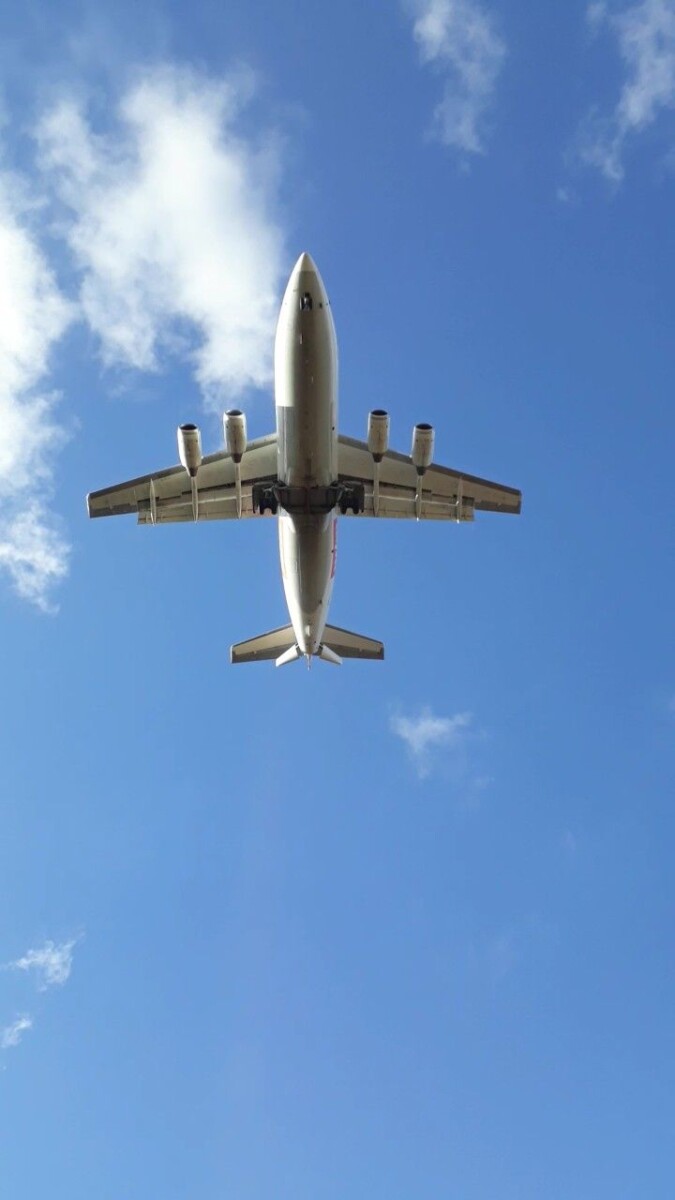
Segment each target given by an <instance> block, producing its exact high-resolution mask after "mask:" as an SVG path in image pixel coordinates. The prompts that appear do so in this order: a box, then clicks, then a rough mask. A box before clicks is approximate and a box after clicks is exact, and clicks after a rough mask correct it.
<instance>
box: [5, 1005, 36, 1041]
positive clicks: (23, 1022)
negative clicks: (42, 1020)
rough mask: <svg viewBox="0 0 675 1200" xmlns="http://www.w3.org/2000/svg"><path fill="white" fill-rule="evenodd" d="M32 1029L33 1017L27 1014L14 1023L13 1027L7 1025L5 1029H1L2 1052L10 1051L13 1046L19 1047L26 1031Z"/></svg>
mask: <svg viewBox="0 0 675 1200" xmlns="http://www.w3.org/2000/svg"><path fill="white" fill-rule="evenodd" d="M32 1028H33V1020H32V1017H29V1016H27V1015H26V1014H25V1013H24V1014H23V1015H22V1016H20V1017H17V1018H16V1020H15V1021H12V1023H11V1025H5V1027H4V1028H3V1029H0V1050H9V1049H10V1048H11V1047H12V1046H18V1044H19V1042H20V1041H21V1038H22V1037H23V1035H24V1033H25V1032H26V1030H27V1029H32Z"/></svg>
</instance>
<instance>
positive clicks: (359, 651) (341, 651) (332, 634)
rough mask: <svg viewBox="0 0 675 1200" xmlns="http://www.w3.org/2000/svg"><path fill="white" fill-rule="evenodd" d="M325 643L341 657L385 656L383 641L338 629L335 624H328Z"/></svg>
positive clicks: (324, 634) (378, 657)
mask: <svg viewBox="0 0 675 1200" xmlns="http://www.w3.org/2000/svg"><path fill="white" fill-rule="evenodd" d="M323 644H324V646H327V647H328V649H329V650H332V651H333V653H334V654H338V655H339V656H340V658H376V659H383V658H384V645H383V643H382V642H377V641H376V640H375V638H369V637H363V635H362V634H360V633H350V632H349V630H348V629H338V628H337V627H336V626H335V625H326V628H325V629H324V632H323Z"/></svg>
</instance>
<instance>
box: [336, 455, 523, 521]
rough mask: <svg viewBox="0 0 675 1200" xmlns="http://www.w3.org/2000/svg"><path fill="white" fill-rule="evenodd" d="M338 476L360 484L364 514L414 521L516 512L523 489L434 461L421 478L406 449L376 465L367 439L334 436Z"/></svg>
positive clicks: (453, 519)
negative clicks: (414, 519) (419, 484)
mask: <svg viewBox="0 0 675 1200" xmlns="http://www.w3.org/2000/svg"><path fill="white" fill-rule="evenodd" d="M338 475H339V479H340V482H341V483H344V484H360V485H363V488H364V505H365V506H364V509H363V512H362V513H361V514H360V515H362V516H366V517H373V516H376V515H377V516H380V517H408V518H415V517H416V518H417V519H418V520H420V519H421V520H441V521H442V520H446V521H472V520H473V517H474V512H476V511H480V512H499V513H519V512H520V505H521V500H522V497H521V493H520V492H519V491H518V490H517V488H510V487H506V486H505V485H504V484H502V483H492V482H491V481H490V480H489V479H480V478H479V477H478V476H477V475H466V474H465V473H464V472H463V471H453V470H452V469H451V468H450V467H441V466H438V464H436V463H432V464H431V466H430V467H428V468H427V470H426V471H425V472H424V475H423V476H422V479H421V493H420V496H419V501H418V491H417V489H418V476H417V471H416V469H415V465H414V463H413V461H412V459H411V458H409V457H408V455H407V454H399V453H397V452H396V451H395V450H387V452H386V453H385V454H384V455H383V457H382V461H381V462H380V463H379V467H378V469H377V486H376V464H375V462H374V459H373V456H372V454H371V453H370V450H369V449H368V445H367V443H366V442H360V441H358V440H357V439H356V438H349V437H343V436H342V435H341V436H340V438H339V439H338Z"/></svg>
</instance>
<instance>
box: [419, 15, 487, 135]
mask: <svg viewBox="0 0 675 1200" xmlns="http://www.w3.org/2000/svg"><path fill="white" fill-rule="evenodd" d="M408 7H409V9H410V10H411V11H412V13H413V16H414V17H415V22H414V26H413V36H414V38H415V41H416V42H417V44H418V46H419V50H420V57H421V60H422V62H423V63H424V64H425V65H432V66H435V67H437V68H438V70H439V71H440V72H441V73H442V74H443V76H444V79H445V82H444V88H443V97H442V99H441V101H440V103H439V104H438V105H437V106H436V109H435V111H434V119H433V134H434V136H435V137H437V138H438V140H439V141H441V142H442V143H443V144H444V145H446V146H454V147H455V148H456V149H458V150H461V151H463V152H464V153H466V154H483V153H484V152H485V141H484V133H483V126H484V123H485V114H486V111H487V110H488V109H489V107H490V104H491V103H492V99H493V94H494V90H495V85H496V82H497V78H498V76H499V73H500V71H501V69H502V66H503V63H504V58H505V57H506V43H505V42H504V41H503V39H502V38H501V37H500V35H499V34H498V32H497V29H496V26H495V22H494V19H493V17H492V16H491V14H490V13H489V11H488V10H487V9H486V8H484V7H483V6H482V5H481V4H478V3H476V0H409V4H408Z"/></svg>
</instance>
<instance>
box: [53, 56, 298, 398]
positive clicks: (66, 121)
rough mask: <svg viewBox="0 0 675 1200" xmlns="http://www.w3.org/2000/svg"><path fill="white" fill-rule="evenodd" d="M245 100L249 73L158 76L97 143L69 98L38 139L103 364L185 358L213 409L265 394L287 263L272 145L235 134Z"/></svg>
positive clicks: (141, 84)
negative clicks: (276, 207)
mask: <svg viewBox="0 0 675 1200" xmlns="http://www.w3.org/2000/svg"><path fill="white" fill-rule="evenodd" d="M251 91H252V81H251V78H250V76H246V75H244V74H239V75H236V76H232V77H230V78H229V79H212V78H209V77H206V76H204V75H201V74H198V73H197V72H195V71H190V70H187V69H178V68H176V67H173V66H164V67H162V68H159V69H153V70H149V71H146V72H145V73H144V74H143V75H142V76H141V77H140V78H139V80H138V82H137V83H136V84H135V86H133V87H132V88H130V90H128V91H127V92H126V94H125V95H124V96H123V97H122V99H121V102H120V104H119V107H118V110H117V113H116V116H115V122H114V123H113V125H112V127H110V128H108V129H106V130H105V131H101V130H100V129H98V128H96V127H95V125H94V122H93V120H92V119H91V118H90V116H89V115H88V113H87V111H86V110H85V109H83V107H82V106H81V105H80V104H79V103H77V102H76V101H75V100H73V99H70V98H64V99H62V100H61V101H60V102H59V103H58V104H56V105H55V106H54V107H53V108H52V109H51V110H50V111H49V112H47V113H46V114H45V116H44V117H43V119H42V121H41V122H40V124H39V127H38V130H37V137H38V143H39V146H40V162H41V166H42V168H43V171H44V173H45V177H46V179H47V180H48V181H49V182H51V183H53V185H54V187H55V189H56V193H57V195H58V198H59V200H60V202H61V204H62V205H63V213H64V216H63V220H62V230H63V232H64V235H65V237H66V240H67V242H68V245H69V247H70V250H71V251H72V254H73V256H74V259H75V263H76V265H77V267H78V269H79V272H80V278H81V288H80V300H81V304H82V310H83V313H84V316H85V319H86V320H87V321H88V323H89V325H90V327H91V328H92V330H93V331H94V332H95V334H96V335H97V336H98V338H99V339H100V344H101V349H102V355H103V360H104V362H105V363H106V364H107V365H113V364H122V365H126V366H131V367H134V368H137V369H139V370H146V371H154V370H157V369H158V368H159V366H160V364H161V362H162V359H163V357H164V354H165V353H166V352H168V353H173V354H177V355H179V356H181V357H184V358H185V357H187V358H188V359H189V360H190V361H191V362H192V364H193V366H194V371H195V374H196V377H197V380H198V382H199V384H200V386H201V387H202V388H203V390H204V392H205V393H206V394H207V395H209V396H211V397H212V398H213V399H214V400H215V399H217V400H218V402H219V403H222V402H223V400H226V399H232V398H233V397H235V396H241V394H242V393H244V392H246V390H247V389H249V388H263V387H267V386H268V385H269V383H270V380H271V366H272V346H273V332H274V324H275V320H276V315H277V311H278V303H279V294H280V283H281V270H282V265H283V246H282V236H281V233H280V229H279V226H278V224H277V222H276V220H275V219H274V217H273V215H272V208H273V204H274V201H275V192H276V176H277V154H276V148H275V143H274V139H272V138H269V137H268V138H266V139H261V140H259V141H258V142H257V143H254V142H252V141H251V140H250V139H248V140H246V139H245V138H244V137H243V136H242V135H241V133H240V132H239V126H240V118H241V110H242V107H243V106H244V104H245V103H246V102H247V101H248V100H249V99H250V96H251Z"/></svg>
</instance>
